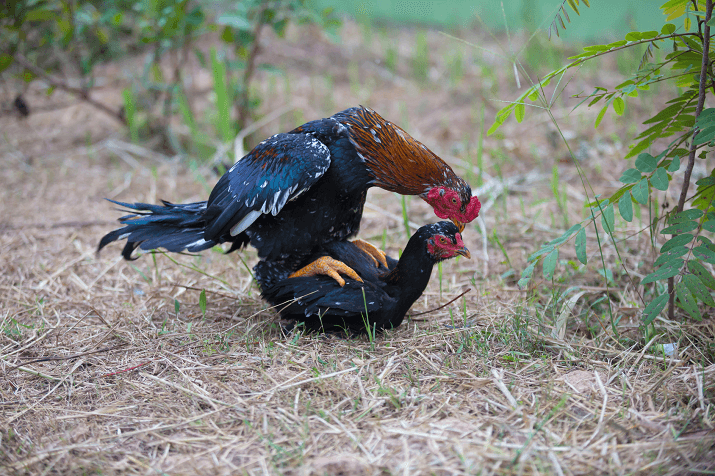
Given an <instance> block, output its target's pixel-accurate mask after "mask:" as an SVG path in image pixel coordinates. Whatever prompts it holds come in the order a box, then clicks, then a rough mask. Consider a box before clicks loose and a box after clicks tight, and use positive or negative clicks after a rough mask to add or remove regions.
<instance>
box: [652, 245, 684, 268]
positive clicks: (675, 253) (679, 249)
mask: <svg viewBox="0 0 715 476" xmlns="http://www.w3.org/2000/svg"><path fill="white" fill-rule="evenodd" d="M687 253H688V248H686V247H685V246H676V247H675V248H671V249H670V250H668V251H666V252H665V253H663V254H661V255H660V256H658V259H657V260H655V263H653V266H664V265H665V264H666V263H668V262H669V261H672V260H674V259H676V258H680V257H681V256H683V255H685V254H687Z"/></svg>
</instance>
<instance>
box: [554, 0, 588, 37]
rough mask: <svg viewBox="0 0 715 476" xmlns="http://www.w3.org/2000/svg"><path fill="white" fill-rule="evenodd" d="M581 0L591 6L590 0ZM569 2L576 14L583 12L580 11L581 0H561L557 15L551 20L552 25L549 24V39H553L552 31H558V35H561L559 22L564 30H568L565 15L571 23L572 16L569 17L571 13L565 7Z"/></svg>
mask: <svg viewBox="0 0 715 476" xmlns="http://www.w3.org/2000/svg"><path fill="white" fill-rule="evenodd" d="M581 2H583V4H584V5H586V6H587V7H590V6H591V5H590V4H589V3H588V0H581ZM567 3H568V5H569V7H571V9H572V10H573V11H575V12H576V15H581V13H579V11H578V4H579V0H564V1H563V2H561V6H560V7H559V8H557V9H556V15H554V19H553V20H552V21H551V25H549V31H548V33H549V40H551V34H552V33H556V36H558V37H561V35H560V34H559V24H560V25H561V29H562V30H566V23H564V18H563V17H566V21H567V22H568V23H571V18H569V14H568V13H567V10H566V8H565V6H566V4H567ZM562 15H563V16H562Z"/></svg>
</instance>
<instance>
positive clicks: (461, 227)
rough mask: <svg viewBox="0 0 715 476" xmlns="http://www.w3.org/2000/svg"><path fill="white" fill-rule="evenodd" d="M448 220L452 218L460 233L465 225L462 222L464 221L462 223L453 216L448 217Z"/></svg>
mask: <svg viewBox="0 0 715 476" xmlns="http://www.w3.org/2000/svg"><path fill="white" fill-rule="evenodd" d="M450 220H452V223H454V224H455V225H457V228H458V229H459V232H460V233H462V232H463V231H464V227H465V224H464V223H462V222H461V221H458V220H456V219H454V218H450ZM467 252H469V251H467Z"/></svg>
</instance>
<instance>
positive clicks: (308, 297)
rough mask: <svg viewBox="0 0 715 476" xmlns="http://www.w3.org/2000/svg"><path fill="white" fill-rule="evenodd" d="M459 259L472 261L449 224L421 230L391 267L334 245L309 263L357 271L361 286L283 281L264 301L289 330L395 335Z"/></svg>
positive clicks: (312, 279) (349, 246)
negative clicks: (442, 268)
mask: <svg viewBox="0 0 715 476" xmlns="http://www.w3.org/2000/svg"><path fill="white" fill-rule="evenodd" d="M457 255H461V256H464V257H466V258H470V254H469V250H468V249H467V248H466V246H464V243H463V242H462V237H461V236H460V234H459V230H458V228H457V227H456V226H455V225H454V224H452V223H450V222H448V221H442V222H439V223H435V224H433V225H426V226H423V227H422V228H420V229H419V230H417V232H416V233H415V234H414V235H412V238H410V241H409V242H408V243H407V246H406V247H405V250H404V251H403V252H402V255H401V256H400V261H396V260H394V259H392V258H389V257H386V258H387V267H385V266H383V265H382V264H380V265H376V264H374V263H371V262H370V256H368V255H366V254H365V252H364V251H363V250H362V249H361V248H359V247H358V246H355V245H354V244H353V243H351V242H349V241H334V242H331V243H328V244H327V245H325V247H324V248H323V249H322V250H321V251H320V252H319V253H317V254H316V255H314V256H311V257H310V258H308V261H309V262H311V261H313V260H315V259H318V258H321V257H329V258H331V259H335V260H337V261H340V262H342V263H345V264H346V265H348V266H350V268H352V269H353V270H355V271H356V273H357V275H358V276H359V277H360V278H361V281H362V282H358V281H356V280H354V279H350V278H348V279H347V281H346V282H345V285H344V286H342V287H341V286H339V285H338V284H339V283H336V281H335V280H334V279H331V278H329V277H326V276H301V277H295V278H288V279H284V280H282V281H279V282H277V283H275V284H274V285H272V286H270V287H268V288H266V289H264V290H263V293H262V295H263V298H264V299H265V300H266V301H268V302H269V303H271V304H272V305H274V306H276V307H278V308H279V310H280V314H281V317H282V318H283V319H285V320H287V321H288V325H289V326H290V325H291V324H295V323H299V322H302V323H304V325H305V329H306V330H307V331H340V330H347V331H349V332H350V333H357V332H364V331H366V330H368V331H372V332H374V331H375V330H382V329H390V328H393V327H397V326H399V325H400V324H401V323H402V319H403V318H404V316H405V314H406V313H407V311H408V309H409V308H410V306H412V304H413V303H414V302H415V301H416V300H417V299H418V298H419V297H420V295H421V294H422V292H423V291H424V290H425V288H426V287H427V283H428V282H429V279H430V274H431V273H432V268H433V266H434V265H435V264H436V263H438V262H440V261H443V260H445V259H449V258H453V257H455V256H457ZM368 326H369V327H368Z"/></svg>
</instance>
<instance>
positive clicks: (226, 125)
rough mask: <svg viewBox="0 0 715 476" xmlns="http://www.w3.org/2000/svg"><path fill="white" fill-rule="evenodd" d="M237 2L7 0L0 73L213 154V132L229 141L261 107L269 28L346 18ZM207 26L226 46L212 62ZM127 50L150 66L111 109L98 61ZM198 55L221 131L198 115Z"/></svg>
mask: <svg viewBox="0 0 715 476" xmlns="http://www.w3.org/2000/svg"><path fill="white" fill-rule="evenodd" d="M231 5H232V7H231V8H232V9H231V10H229V11H220V12H218V13H215V10H212V9H211V8H212V7H211V6H210V4H208V3H206V2H191V1H189V0H118V1H115V2H98V1H96V0H76V1H68V0H19V1H17V2H3V4H2V5H1V6H0V45H2V46H0V78H3V77H7V76H11V77H14V78H17V79H20V80H24V81H26V82H30V81H34V80H35V79H38V78H39V79H43V80H45V81H46V82H47V83H49V84H50V88H49V89H48V93H51V92H52V91H53V90H55V89H57V88H59V89H64V90H66V91H68V92H70V93H72V94H75V95H76V96H77V97H79V98H80V99H83V100H87V101H89V102H90V104H92V105H94V106H97V107H99V108H100V109H103V110H104V111H105V112H110V113H112V115H113V116H114V117H115V118H116V119H118V120H120V121H121V122H123V123H124V124H125V125H127V126H129V128H130V132H131V137H132V140H133V141H136V140H138V139H139V137H138V131H140V130H141V131H147V132H159V133H161V134H163V135H164V136H165V139H166V140H165V141H163V142H164V143H166V144H169V145H170V146H171V147H172V148H173V149H174V152H187V153H189V152H193V153H196V154H200V155H204V156H207V155H209V154H213V152H215V147H216V146H215V145H214V144H215V143H216V142H217V141H216V140H212V139H210V138H209V137H212V136H215V135H218V137H219V140H220V141H222V142H226V141H229V140H233V138H234V137H235V136H236V134H237V133H238V131H240V130H241V129H242V128H243V127H244V126H245V125H246V124H247V123H248V121H249V120H250V119H251V114H252V111H255V110H256V108H257V107H258V106H259V105H260V101H259V99H258V98H256V97H252V96H251V94H250V84H251V81H252V80H253V78H254V74H255V72H256V70H257V69H266V70H272V68H271V67H270V66H269V65H262V64H257V62H256V57H257V52H258V49H257V45H258V41H259V38H260V35H261V34H262V33H263V32H265V31H266V30H268V29H270V30H273V31H274V32H275V33H276V34H277V35H278V36H283V35H284V34H285V31H286V27H287V26H288V24H289V23H291V22H294V23H316V24H319V25H320V26H322V27H323V28H324V29H325V31H326V32H327V33H328V34H331V35H333V36H335V32H336V28H337V27H338V26H339V24H340V23H339V21H338V20H336V18H335V16H334V15H333V14H332V11H331V10H329V9H327V10H324V11H323V12H320V13H318V12H316V11H314V10H313V9H311V8H309V6H308V0H273V1H263V0H246V1H242V2H234V3H232V4H231ZM210 32H218V33H219V37H220V38H221V40H222V45H220V47H219V48H217V49H215V50H212V51H211V61H210V63H209V62H208V61H207V58H206V56H207V54H206V52H204V51H201V50H200V49H199V48H198V47H196V46H195V44H196V43H197V40H198V39H199V38H200V37H201V36H202V35H204V34H207V33H210ZM126 54H130V55H135V54H143V55H145V62H144V68H142V69H141V70H140V71H137V75H136V77H135V78H133V79H134V80H135V84H133V85H132V88H131V89H130V90H131V94H130V93H128V92H125V94H124V107H123V108H122V110H121V111H119V110H117V111H112V110H111V108H109V107H108V106H106V105H103V104H101V103H100V102H99V101H96V100H91V99H90V93H91V90H92V88H93V87H94V75H95V74H96V68H97V66H99V65H101V64H102V63H104V62H106V61H108V60H113V59H116V58H118V57H121V56H124V55H126ZM192 55H193V56H195V57H196V58H197V59H198V62H199V64H200V65H201V66H202V67H203V68H206V69H210V70H211V72H212V73H213V79H214V92H216V96H217V97H216V109H217V110H218V114H217V116H216V117H214V120H213V121H212V123H213V126H215V128H216V129H217V132H216V133H214V132H213V131H212V128H211V127H210V125H209V124H206V125H203V124H201V122H200V121H199V120H197V119H198V118H197V115H196V114H195V113H194V111H193V110H192V102H191V99H190V97H189V95H188V94H187V91H186V88H185V86H186V85H191V84H194V83H195V81H193V78H191V77H189V75H191V74H194V71H193V70H186V69H185V68H184V65H185V64H186V63H187V62H188V61H189V59H190V56H192ZM167 65H169V66H170V67H169V68H166V66H167ZM58 73H60V74H58ZM67 76H70V77H72V76H75V77H77V78H78V79H79V87H77V86H75V83H76V81H67V80H65V79H60V78H65V77H67ZM174 116H177V117H178V118H179V119H180V120H181V121H183V123H184V125H186V126H187V128H188V129H189V131H190V136H189V137H186V138H184V137H181V136H180V134H181V133H179V132H177V131H175V130H173V129H172V126H171V124H172V120H171V119H172V118H173V117H174ZM138 117H141V118H142V123H141V124H138V121H137V118H138ZM144 122H146V123H144ZM173 122H177V121H173ZM202 125H203V126H204V127H202ZM145 126H146V127H145ZM208 146H210V148H209V147H208ZM185 149H188V150H185Z"/></svg>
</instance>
